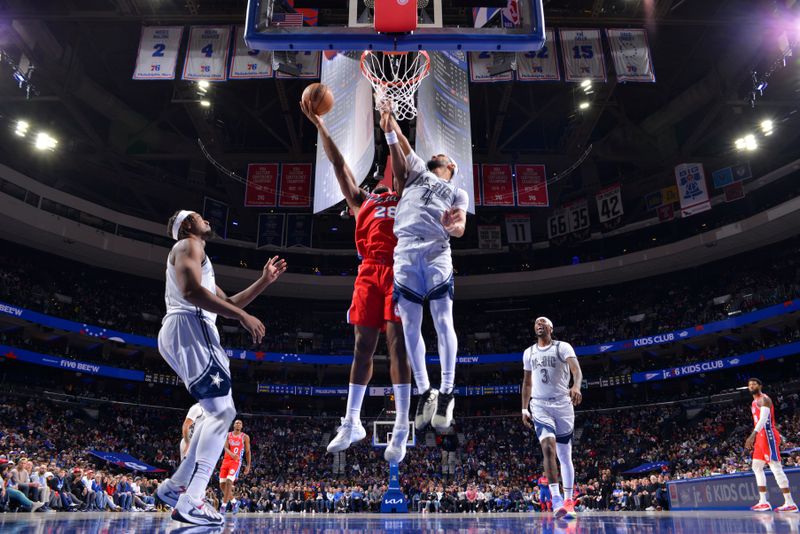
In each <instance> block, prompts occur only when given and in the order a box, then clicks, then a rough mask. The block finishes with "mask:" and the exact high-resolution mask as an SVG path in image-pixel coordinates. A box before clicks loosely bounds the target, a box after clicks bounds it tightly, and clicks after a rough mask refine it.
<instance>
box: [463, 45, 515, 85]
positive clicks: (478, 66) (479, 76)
mask: <svg viewBox="0 0 800 534" xmlns="http://www.w3.org/2000/svg"><path fill="white" fill-rule="evenodd" d="M503 66H505V67H503ZM492 67H497V68H500V67H503V68H507V69H508V70H505V71H502V72H500V73H499V74H495V75H492V74H491V71H490V69H491V68H492ZM469 79H470V81H472V82H474V83H481V82H510V81H512V80H513V79H514V70H513V69H512V68H511V62H510V61H509V54H508V53H506V52H470V53H469Z"/></svg>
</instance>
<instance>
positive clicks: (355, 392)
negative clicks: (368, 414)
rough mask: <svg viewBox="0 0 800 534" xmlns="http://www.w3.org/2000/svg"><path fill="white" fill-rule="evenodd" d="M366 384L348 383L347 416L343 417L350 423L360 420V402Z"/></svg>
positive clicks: (361, 401)
mask: <svg viewBox="0 0 800 534" xmlns="http://www.w3.org/2000/svg"><path fill="white" fill-rule="evenodd" d="M366 391H367V386H364V385H361V384H352V383H351V384H350V387H348V388H347V416H346V417H345V419H346V420H347V421H349V422H351V423H357V422H359V421H361V404H362V403H363V402H364V393H365V392H366Z"/></svg>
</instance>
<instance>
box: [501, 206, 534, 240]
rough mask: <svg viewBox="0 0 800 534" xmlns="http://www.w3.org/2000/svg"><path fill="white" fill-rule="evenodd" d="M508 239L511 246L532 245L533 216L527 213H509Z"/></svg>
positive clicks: (507, 216) (507, 224) (507, 218)
mask: <svg viewBox="0 0 800 534" xmlns="http://www.w3.org/2000/svg"><path fill="white" fill-rule="evenodd" d="M506 237H507V238H508V244H509V245H518V244H522V243H532V242H533V235H532V234H531V216H530V215H528V214H526V213H519V214H518V213H507V214H506Z"/></svg>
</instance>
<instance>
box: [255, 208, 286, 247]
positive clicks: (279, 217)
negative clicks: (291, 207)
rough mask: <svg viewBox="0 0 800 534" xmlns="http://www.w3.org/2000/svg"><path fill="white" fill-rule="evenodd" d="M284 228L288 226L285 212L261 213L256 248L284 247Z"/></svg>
mask: <svg viewBox="0 0 800 534" xmlns="http://www.w3.org/2000/svg"><path fill="white" fill-rule="evenodd" d="M284 228H286V214H285V213H259V214H258V238H257V239H256V248H261V247H266V246H270V247H282V246H283V231H284Z"/></svg>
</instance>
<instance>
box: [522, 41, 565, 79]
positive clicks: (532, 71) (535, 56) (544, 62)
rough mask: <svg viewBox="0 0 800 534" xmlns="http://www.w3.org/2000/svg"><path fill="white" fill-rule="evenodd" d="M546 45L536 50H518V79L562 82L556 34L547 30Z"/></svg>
mask: <svg viewBox="0 0 800 534" xmlns="http://www.w3.org/2000/svg"><path fill="white" fill-rule="evenodd" d="M544 35H545V37H544V46H543V47H542V48H541V49H540V50H538V51H536V52H517V79H518V80H519V81H521V82H560V81H561V73H560V72H559V70H558V59H556V55H557V54H556V34H555V32H554V31H553V30H545V32H544Z"/></svg>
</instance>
